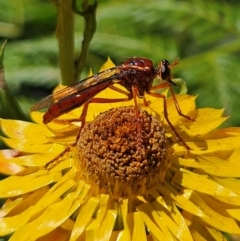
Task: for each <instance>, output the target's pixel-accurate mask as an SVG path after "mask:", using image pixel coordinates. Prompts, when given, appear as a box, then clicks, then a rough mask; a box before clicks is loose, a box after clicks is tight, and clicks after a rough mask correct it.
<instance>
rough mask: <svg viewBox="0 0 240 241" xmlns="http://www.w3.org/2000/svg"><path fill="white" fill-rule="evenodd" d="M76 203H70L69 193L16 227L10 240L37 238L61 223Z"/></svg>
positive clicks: (70, 213) (73, 209)
mask: <svg viewBox="0 0 240 241" xmlns="http://www.w3.org/2000/svg"><path fill="white" fill-rule="evenodd" d="M78 207H79V204H78V203H76V202H75V203H74V204H73V205H72V198H71V195H68V196H67V197H66V198H64V199H63V200H61V201H60V202H58V203H55V204H53V205H51V206H49V207H48V208H47V209H46V210H45V211H44V212H43V214H42V215H40V216H39V217H38V218H36V219H35V220H33V221H31V222H30V223H28V224H26V225H25V226H24V227H22V228H20V229H18V230H17V231H16V232H15V233H14V234H13V236H12V237H11V240H12V241H14V240H37V238H39V237H41V236H43V235H45V234H47V233H49V232H50V231H52V230H54V229H55V228H56V227H58V226H59V225H60V224H61V223H63V222H64V221H65V220H66V219H67V218H69V216H70V215H72V213H73V212H74V211H76V209H77V208H78Z"/></svg>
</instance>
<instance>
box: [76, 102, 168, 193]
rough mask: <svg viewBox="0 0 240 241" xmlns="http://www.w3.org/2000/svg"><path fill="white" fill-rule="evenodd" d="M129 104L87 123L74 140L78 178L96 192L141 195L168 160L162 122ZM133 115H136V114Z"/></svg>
mask: <svg viewBox="0 0 240 241" xmlns="http://www.w3.org/2000/svg"><path fill="white" fill-rule="evenodd" d="M138 112H139V115H138V114H137V113H136V109H135V107H133V106H130V107H121V108H116V109H111V110H109V111H107V112H104V113H102V114H100V115H99V116H98V117H97V118H96V119H95V120H94V121H93V122H91V123H87V124H86V125H85V126H84V128H83V130H82V133H81V136H80V139H79V141H78V150H79V158H80V159H79V160H80V166H81V170H82V178H83V179H85V180H86V181H87V182H88V183H90V184H93V185H95V186H97V193H98V194H99V193H109V194H116V195H120V196H128V195H130V194H135V195H141V194H143V193H145V192H146V189H148V188H149V187H151V186H153V185H154V184H155V183H156V182H157V181H161V182H162V181H163V180H164V178H165V174H166V171H167V168H168V167H169V160H168V158H167V140H166V137H165V129H164V127H163V125H162V123H161V122H160V121H159V120H157V119H156V118H155V117H153V116H151V115H150V114H148V113H147V111H144V110H141V109H140V108H138ZM137 116H139V117H138V118H137Z"/></svg>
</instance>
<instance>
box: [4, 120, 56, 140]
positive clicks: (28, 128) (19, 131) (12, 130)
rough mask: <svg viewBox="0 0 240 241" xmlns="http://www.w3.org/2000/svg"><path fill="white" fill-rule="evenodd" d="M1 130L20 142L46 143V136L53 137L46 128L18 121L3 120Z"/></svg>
mask: <svg viewBox="0 0 240 241" xmlns="http://www.w3.org/2000/svg"><path fill="white" fill-rule="evenodd" d="M1 130H2V131H3V133H4V134H5V135H7V136H8V137H11V138H12V139H17V140H18V141H19V140H20V141H22V140H23V141H24V140H33V141H34V142H36V143H46V142H48V139H47V138H46V136H52V133H51V132H50V131H49V130H48V129H47V128H46V126H43V125H38V124H34V123H30V122H26V121H18V120H5V119H1Z"/></svg>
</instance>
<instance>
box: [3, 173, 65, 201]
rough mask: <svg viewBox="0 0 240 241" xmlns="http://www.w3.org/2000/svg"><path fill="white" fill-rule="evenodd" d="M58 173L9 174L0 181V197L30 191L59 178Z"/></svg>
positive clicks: (13, 195)
mask: <svg viewBox="0 0 240 241" xmlns="http://www.w3.org/2000/svg"><path fill="white" fill-rule="evenodd" d="M60 178H61V175H60V173H49V174H46V175H43V176H41V175H40V176H37V175H26V176H11V177H8V178H6V179H4V180H2V181H1V182H0V190H1V191H0V197H1V198H6V197H15V196H19V195H22V194H24V193H28V192H32V191H34V190H36V189H38V188H41V187H43V186H46V185H49V184H51V183H54V182H57V181H58V180H60Z"/></svg>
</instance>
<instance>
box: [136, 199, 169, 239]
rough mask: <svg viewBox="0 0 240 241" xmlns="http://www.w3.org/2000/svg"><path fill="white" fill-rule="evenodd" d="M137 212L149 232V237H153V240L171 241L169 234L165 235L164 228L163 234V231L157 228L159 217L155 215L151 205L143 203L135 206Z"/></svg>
mask: <svg viewBox="0 0 240 241" xmlns="http://www.w3.org/2000/svg"><path fill="white" fill-rule="evenodd" d="M137 210H138V212H139V214H140V217H141V219H142V220H143V222H144V223H145V225H146V226H147V228H148V230H149V231H150V233H151V235H152V236H154V237H155V240H166V241H167V240H173V239H172V237H171V236H170V235H169V233H168V234H166V228H165V227H164V231H165V233H164V231H162V228H159V227H158V226H157V225H156V221H159V219H160V217H159V216H158V215H157V213H156V211H155V210H154V209H153V207H152V206H151V205H149V204H145V203H144V204H141V205H139V206H137ZM156 219H157V220H156ZM161 223H162V222H161Z"/></svg>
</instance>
